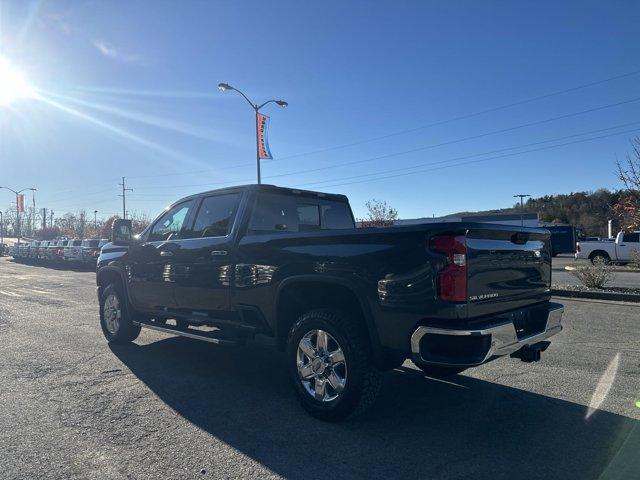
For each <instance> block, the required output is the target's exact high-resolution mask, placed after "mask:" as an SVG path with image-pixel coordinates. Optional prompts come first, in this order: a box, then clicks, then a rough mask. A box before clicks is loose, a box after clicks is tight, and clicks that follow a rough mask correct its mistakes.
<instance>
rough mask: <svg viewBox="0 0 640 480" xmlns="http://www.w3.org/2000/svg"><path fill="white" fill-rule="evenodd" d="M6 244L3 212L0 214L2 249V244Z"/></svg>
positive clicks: (0, 241)
mask: <svg viewBox="0 0 640 480" xmlns="http://www.w3.org/2000/svg"><path fill="white" fill-rule="evenodd" d="M3 243H4V216H3V215H2V212H0V248H2V244H3Z"/></svg>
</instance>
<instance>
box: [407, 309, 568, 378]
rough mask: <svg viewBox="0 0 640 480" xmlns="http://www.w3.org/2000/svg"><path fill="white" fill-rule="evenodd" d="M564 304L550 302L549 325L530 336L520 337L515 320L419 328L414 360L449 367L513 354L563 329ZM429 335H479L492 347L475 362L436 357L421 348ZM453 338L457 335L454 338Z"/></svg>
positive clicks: (413, 337)
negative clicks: (488, 324)
mask: <svg viewBox="0 0 640 480" xmlns="http://www.w3.org/2000/svg"><path fill="white" fill-rule="evenodd" d="M563 313H564V307H562V305H558V304H550V305H549V306H548V307H547V312H546V315H547V318H546V325H545V328H544V329H543V330H542V331H540V332H537V333H535V334H533V335H530V336H525V337H521V338H518V335H517V333H516V327H515V325H514V323H513V322H511V321H509V322H506V323H502V324H499V325H495V326H491V327H489V328H483V329H479V330H454V329H447V328H435V327H426V326H421V327H418V328H417V329H416V330H415V331H414V332H413V335H411V352H412V355H413V360H414V361H415V362H416V363H422V364H430V365H449V366H475V365H480V364H482V363H484V362H486V361H488V360H489V359H491V358H492V357H500V356H503V355H508V354H510V353H513V352H515V351H517V350H519V349H521V348H522V347H524V346H525V345H532V344H534V343H538V342H540V341H542V340H545V339H547V338H549V337H551V336H553V335H555V334H556V333H559V332H560V331H561V330H562V324H561V320H562V314H563ZM425 335H436V336H437V335H442V336H446V337H448V339H447V340H453V342H454V343H455V340H454V339H455V337H466V338H467V339H470V337H475V338H477V339H478V340H480V339H487V337H489V338H490V342H489V344H488V345H489V347H488V349H486V354H484V356H480V357H477V358H476V359H475V360H474V361H468V360H464V357H463V356H462V357H459V358H455V357H453V356H452V357H451V358H450V359H448V360H443V359H442V358H438V359H433V358H429V357H426V358H425V356H424V353H425V352H424V349H423V348H421V341H422V339H423V337H424V336H425ZM452 337H453V338H452ZM480 358H481V359H480ZM478 360H480V361H478Z"/></svg>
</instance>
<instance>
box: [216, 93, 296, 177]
mask: <svg viewBox="0 0 640 480" xmlns="http://www.w3.org/2000/svg"><path fill="white" fill-rule="evenodd" d="M218 90H220V91H221V92H226V91H227V90H234V91H236V92H238V93H239V94H240V95H242V97H243V98H244V99H245V100H246V101H247V103H248V104H249V105H251V108H253V110H254V111H255V112H256V169H257V174H258V185H260V183H262V179H261V175H260V145H259V143H258V112H260V109H261V108H262V107H264V106H265V105H268V104H269V103H275V104H276V105H278V106H279V107H281V108H286V107H288V106H289V103H287V102H286V101H284V100H267V101H266V102H264V103H262V104H260V105H258V104H257V103H254V102H252V101H251V100H250V99H249V97H247V96H246V95H245V94H244V93H243V92H242V91H241V90H238V89H237V88H235V87H232V86H231V85H229V84H228V83H219V84H218Z"/></svg>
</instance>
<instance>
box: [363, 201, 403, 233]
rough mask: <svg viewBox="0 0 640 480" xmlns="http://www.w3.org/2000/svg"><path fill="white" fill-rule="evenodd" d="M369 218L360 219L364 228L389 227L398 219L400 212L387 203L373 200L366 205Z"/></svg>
mask: <svg viewBox="0 0 640 480" xmlns="http://www.w3.org/2000/svg"><path fill="white" fill-rule="evenodd" d="M364 205H365V207H367V216H366V217H365V218H361V219H359V222H360V226H362V227H388V226H391V225H393V222H394V220H397V218H398V211H397V210H396V209H395V208H393V207H392V206H390V205H389V204H387V202H386V201H383V200H376V199H375V198H374V199H371V200H368V201H367V202H366V203H365V204H364Z"/></svg>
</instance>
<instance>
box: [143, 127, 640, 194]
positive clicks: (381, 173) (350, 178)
mask: <svg viewBox="0 0 640 480" xmlns="http://www.w3.org/2000/svg"><path fill="white" fill-rule="evenodd" d="M638 124H640V121H636V122H629V123H623V124H619V125H614V126H612V127H607V128H601V129H596V130H588V131H584V132H579V133H574V134H571V135H565V136H562V137H556V138H551V139H547V140H540V141H536V142H530V143H526V144H521V145H514V146H511V147H505V148H501V149H496V150H489V151H486V152H480V153H474V154H469V155H463V156H458V157H453V158H449V159H446V160H439V161H437V162H427V163H420V164H416V165H412V166H410V167H402V168H394V169H390V170H384V171H379V172H372V173H365V174H360V175H353V176H349V177H338V178H333V179H330V180H322V181H317V182H308V183H303V184H298V185H296V186H299V187H303V186H309V185H321V184H326V183H331V184H332V185H326V187H333V186H341V185H350V184H352V183H364V182H367V181H375V180H382V179H385V178H393V177H397V176H403V175H411V174H414V173H422V172H426V171H431V170H439V169H442V168H448V167H455V166H461V165H467V164H470V163H478V162H484V161H487V160H494V159H499V158H503V157H509V156H516V155H522V154H525V153H531V152H536V151H540V150H548V149H552V148H558V147H562V146H567V145H572V144H576V143H582V142H588V141H593V140H597V139H601V138H607V137H612V136H616V135H622V134H626V133H630V132H635V131H637V129H630V130H625V131H622V132H614V133H611V134H608V135H600V136H596V137H591V138H587V139H582V140H577V141H572V142H566V143H562V144H558V145H550V146H547V147H542V148H537V149H531V150H526V151H523V152H515V153H510V154H506V155H496V156H492V157H488V158H482V159H478V160H473V161H470V162H461V163H457V164H452V165H443V166H440V167H437V168H428V169H424V168H421V167H426V166H434V165H442V164H446V163H450V162H455V161H459V160H464V159H468V158H474V157H481V156H485V155H492V154H495V153H501V152H507V151H510V150H516V149H522V148H526V147H532V146H536V145H542V144H545V143H550V142H558V141H562V140H567V139H569V138H575V137H581V136H584V135H592V134H594V133H602V132H606V131H610V130H614V129H618V128H624V127H629V126H631V125H638ZM417 168H421V169H420V170H415V169H417ZM408 170H413V171H408ZM401 171H404V172H406V173H402V174H398V173H397V172H401ZM388 173H393V174H394V175H390V176H388V177H387V176H384V177H377V178H371V179H366V180H361V181H355V182H344V183H339V184H334V182H339V181H343V180H353V179H360V178H363V177H371V176H379V175H384V174H388ZM228 183H229V184H232V183H233V182H228ZM134 195H139V196H147V197H154V198H151V199H145V200H146V201H158V202H161V201H162V202H164V201H167V197H166V196H163V195H162V194H160V193H146V194H145V193H137V194H134Z"/></svg>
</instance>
